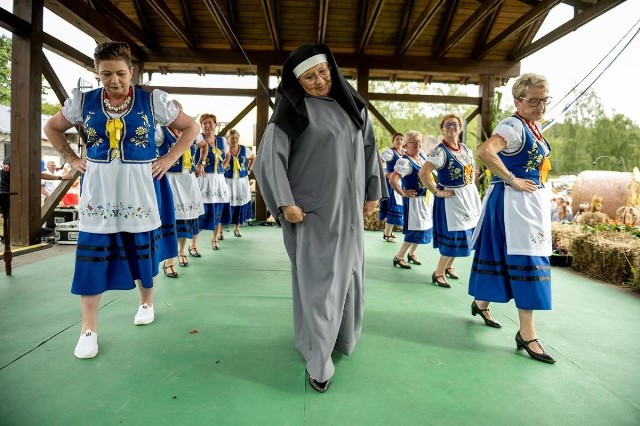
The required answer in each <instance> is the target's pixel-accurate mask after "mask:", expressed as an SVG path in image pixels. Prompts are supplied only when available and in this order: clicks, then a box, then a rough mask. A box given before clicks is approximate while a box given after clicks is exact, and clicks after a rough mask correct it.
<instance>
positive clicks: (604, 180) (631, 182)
mask: <svg viewBox="0 0 640 426" xmlns="http://www.w3.org/2000/svg"><path fill="white" fill-rule="evenodd" d="M636 170H637V169H636ZM638 175H640V173H626V172H611V171H601V170H587V171H584V172H582V173H580V174H579V175H578V178H577V179H576V181H575V183H574V184H573V188H572V189H571V205H572V209H573V213H574V214H576V213H577V212H578V206H579V205H580V204H581V203H585V202H586V203H591V200H592V198H593V197H594V196H598V195H599V196H601V197H602V198H603V200H602V210H601V211H602V212H603V213H605V214H606V215H607V216H609V217H610V218H615V217H616V210H618V208H620V207H623V206H631V207H635V208H636V209H638V208H640V179H639V178H638Z"/></svg>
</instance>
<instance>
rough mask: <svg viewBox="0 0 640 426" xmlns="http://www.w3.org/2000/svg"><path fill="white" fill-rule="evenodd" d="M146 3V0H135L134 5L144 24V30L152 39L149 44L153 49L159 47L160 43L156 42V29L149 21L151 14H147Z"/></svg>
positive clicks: (139, 18)
mask: <svg viewBox="0 0 640 426" xmlns="http://www.w3.org/2000/svg"><path fill="white" fill-rule="evenodd" d="M145 5H146V3H144V0H133V6H134V7H135V8H136V16H137V17H138V20H139V21H140V24H141V25H142V30H143V31H144V32H145V34H147V36H148V37H149V39H150V40H152V44H151V45H149V47H150V48H152V49H153V48H156V47H158V43H157V42H156V34H155V31H154V30H153V27H152V26H151V23H150V22H149V15H147V11H146V9H145Z"/></svg>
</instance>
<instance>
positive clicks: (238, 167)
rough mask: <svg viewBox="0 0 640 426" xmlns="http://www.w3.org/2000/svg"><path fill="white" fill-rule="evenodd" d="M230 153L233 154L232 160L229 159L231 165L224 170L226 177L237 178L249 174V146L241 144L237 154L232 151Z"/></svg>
mask: <svg viewBox="0 0 640 426" xmlns="http://www.w3.org/2000/svg"><path fill="white" fill-rule="evenodd" d="M229 155H231V160H230V161H229V167H227V168H226V169H225V171H224V177H226V178H229V179H236V178H242V177H246V176H248V175H249V170H248V169H247V165H248V159H247V148H246V147H245V146H244V145H240V148H239V149H238V155H237V156H236V155H233V154H231V153H229Z"/></svg>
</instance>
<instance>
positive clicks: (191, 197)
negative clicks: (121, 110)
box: [156, 101, 204, 278]
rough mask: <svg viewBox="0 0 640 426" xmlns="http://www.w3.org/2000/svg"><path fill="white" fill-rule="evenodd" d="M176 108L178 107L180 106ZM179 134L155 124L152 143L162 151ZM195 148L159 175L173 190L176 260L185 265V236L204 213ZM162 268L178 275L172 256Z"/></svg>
mask: <svg viewBox="0 0 640 426" xmlns="http://www.w3.org/2000/svg"><path fill="white" fill-rule="evenodd" d="M174 102H175V101H174ZM176 104H177V102H176ZM180 109H182V108H181V107H180ZM179 136H180V132H179V131H177V130H174V129H172V128H170V127H160V126H156V144H159V146H158V155H159V156H163V155H166V153H167V152H168V151H169V150H170V149H171V148H172V147H173V146H174V145H175V143H176V141H177V140H178V137H179ZM195 152H196V145H195V143H194V144H192V145H191V147H190V148H189V149H188V150H186V151H185V152H184V154H182V156H181V157H180V158H178V161H176V162H175V163H174V164H173V165H172V166H171V168H170V169H169V170H168V171H167V173H166V174H165V177H164V178H163V179H166V180H167V181H168V182H169V185H170V186H171V190H172V192H173V210H174V212H175V218H176V231H177V238H178V241H177V243H178V244H177V250H178V264H179V265H180V266H189V261H188V260H187V256H186V255H185V254H184V247H185V245H186V243H187V239H188V238H189V239H192V238H193V236H194V235H197V234H198V233H199V232H200V225H199V222H200V215H202V214H203V213H204V206H203V204H202V194H201V193H200V187H199V186H198V182H197V181H196V177H195V175H194V172H195V170H196V165H195V163H194V156H195ZM162 269H163V271H164V274H165V275H166V276H168V277H169V278H177V277H178V272H177V271H176V270H175V266H174V261H173V258H169V259H167V261H166V262H165V264H164V265H163V267H162Z"/></svg>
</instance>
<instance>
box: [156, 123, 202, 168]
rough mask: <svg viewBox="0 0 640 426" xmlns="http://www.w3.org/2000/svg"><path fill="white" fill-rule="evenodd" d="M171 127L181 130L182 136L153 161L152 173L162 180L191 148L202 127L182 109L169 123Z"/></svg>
mask: <svg viewBox="0 0 640 426" xmlns="http://www.w3.org/2000/svg"><path fill="white" fill-rule="evenodd" d="M169 127H171V128H172V129H176V130H178V131H180V136H179V137H178V140H176V143H175V144H174V145H173V147H172V148H171V149H170V150H169V152H167V154H166V155H163V156H162V157H159V158H157V159H156V161H154V162H153V163H152V165H151V171H152V175H153V177H154V178H158V180H160V179H161V178H162V176H164V174H165V173H166V172H167V170H169V168H170V167H171V166H172V165H173V163H175V162H176V161H178V159H179V158H180V156H181V155H182V154H184V152H185V151H186V150H187V149H189V147H190V146H191V144H192V143H193V141H194V139H195V138H196V135H197V134H198V132H199V131H200V128H199V127H198V125H197V124H196V122H195V121H193V118H191V117H189V116H188V115H186V114H185V113H184V112H182V111H180V114H178V117H177V118H176V119H175V120H174V121H173V123H171V124H170V125H169Z"/></svg>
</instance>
